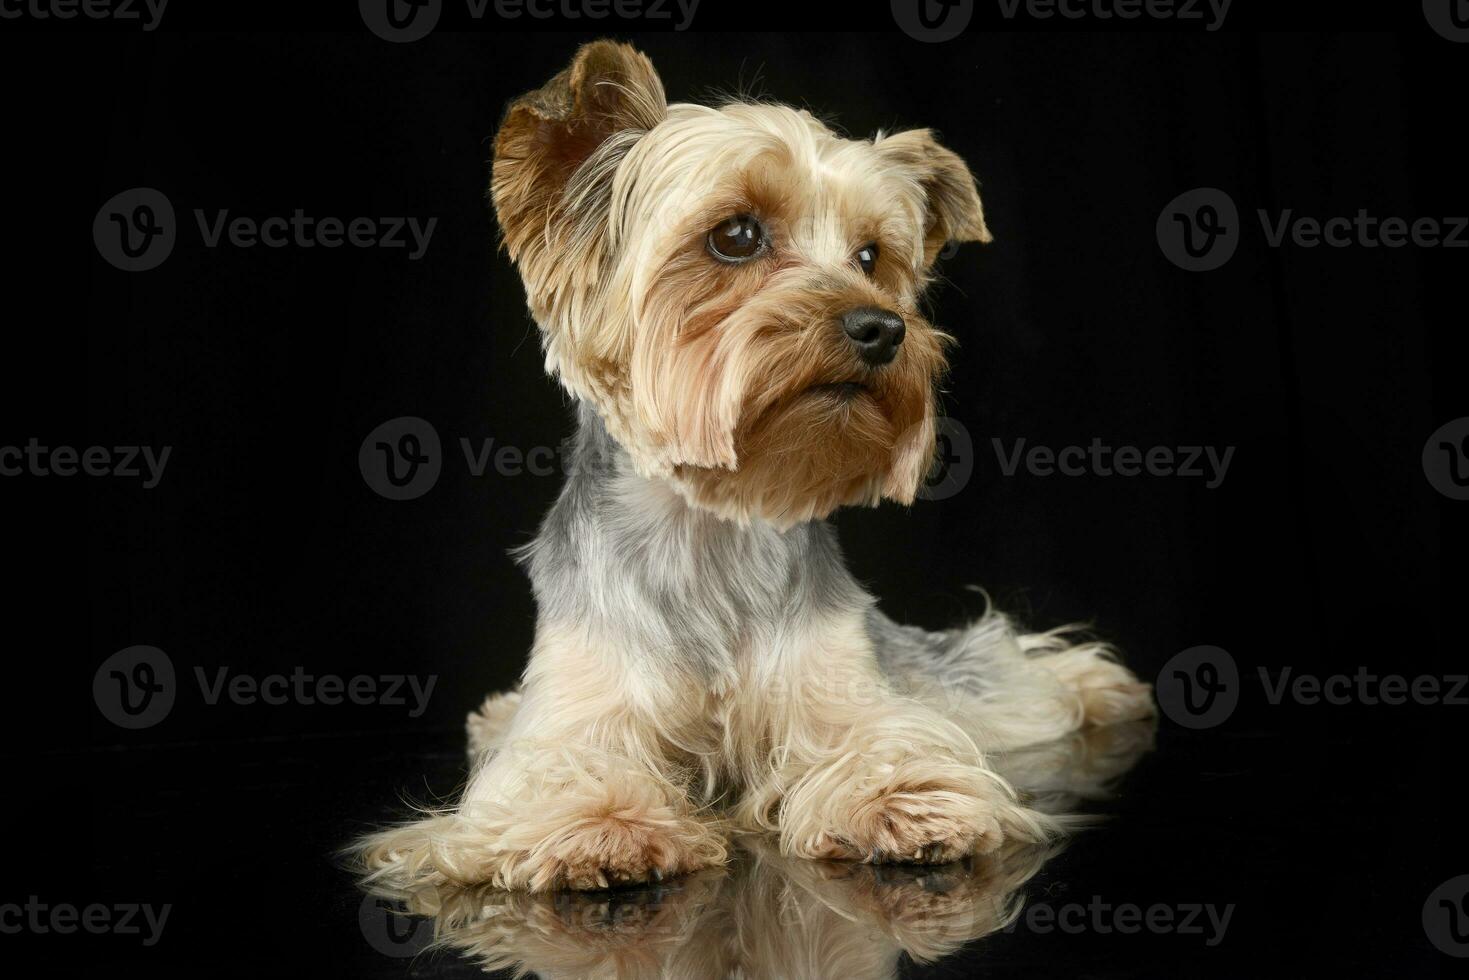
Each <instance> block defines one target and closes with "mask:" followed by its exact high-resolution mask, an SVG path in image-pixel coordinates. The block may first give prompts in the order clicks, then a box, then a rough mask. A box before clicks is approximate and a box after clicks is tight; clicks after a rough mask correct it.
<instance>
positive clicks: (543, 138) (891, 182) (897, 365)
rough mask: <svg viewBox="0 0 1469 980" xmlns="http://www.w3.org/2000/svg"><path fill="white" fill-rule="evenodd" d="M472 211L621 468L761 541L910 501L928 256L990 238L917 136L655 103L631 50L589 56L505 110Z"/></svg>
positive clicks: (952, 174)
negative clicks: (494, 237)
mask: <svg viewBox="0 0 1469 980" xmlns="http://www.w3.org/2000/svg"><path fill="white" fill-rule="evenodd" d="M491 197H492V198H493V200H494V205H495V210H496V212H497V214H498V216H499V219H500V224H501V226H502V228H503V230H504V241H505V244H506V247H507V248H508V250H509V252H510V256H511V258H512V259H513V260H514V261H515V262H516V264H517V266H518V267H519V269H520V273H521V276H522V277H523V278H524V280H525V285H526V291H527V293H528V296H529V301H530V308H531V312H532V314H533V315H534V317H535V319H536V322H537V323H538V324H539V325H540V327H541V331H542V336H543V341H544V346H545V350H546V366H547V369H548V370H549V371H551V372H552V373H553V374H554V375H556V376H557V377H559V378H560V380H561V382H562V383H563V384H564V385H565V386H566V388H567V389H568V390H569V391H571V393H572V394H573V395H574V396H576V397H577V398H581V399H585V400H587V401H588V402H590V403H591V404H592V405H593V406H595V408H596V409H597V411H598V413H599V414H600V415H601V417H602V419H603V420H604V422H605V423H606V425H607V428H608V430H609V432H611V434H612V435H613V436H614V437H615V438H616V439H617V440H618V442H619V443H621V444H622V446H623V447H624V448H625V449H626V450H627V451H628V453H629V455H630V456H631V458H632V460H633V462H634V465H635V466H636V467H637V468H638V470H639V471H640V472H642V473H644V474H646V475H649V476H656V477H663V478H667V479H669V480H671V481H672V482H673V483H674V485H675V486H677V487H678V488H679V490H680V491H681V492H682V493H683V494H684V496H685V497H687V498H688V499H689V500H690V501H691V502H692V503H694V504H696V505H698V506H701V507H705V508H708V509H710V510H713V511H716V512H717V513H720V514H721V515H724V516H727V517H733V518H736V519H741V520H745V519H749V518H751V517H757V518H761V519H765V520H769V521H772V522H774V523H776V524H778V525H789V524H793V523H795V522H798V521H802V520H806V519H809V518H812V517H820V516H824V515H826V514H827V513H829V512H831V511H832V510H834V509H835V508H837V507H839V506H842V505H844V504H858V503H861V504H871V503H876V502H877V501H878V500H879V499H881V498H884V497H886V498H890V499H894V500H898V501H901V502H904V503H907V502H910V501H911V500H912V499H913V496H914V494H915V493H916V491H917V488H918V485H919V482H920V481H921V480H922V478H923V477H924V475H925V473H926V472H927V470H928V467H929V464H930V463H931V460H932V451H933V446H934V388H935V385H936V383H937V381H938V379H939V377H940V375H941V373H942V371H943V369H944V357H943V346H944V343H945V341H946V339H947V338H946V337H945V336H944V335H943V334H942V333H940V332H939V331H938V330H936V329H935V328H934V327H933V326H932V325H930V324H929V323H928V322H927V321H925V320H924V319H923V317H922V316H920V315H919V313H918V311H917V309H916V304H917V300H918V296H919V294H920V292H921V291H922V289H923V287H924V285H925V284H926V283H927V280H928V276H929V271H930V269H931V267H932V264H933V261H934V259H935V257H936V255H937V254H938V251H939V250H940V249H941V248H942V247H943V246H944V244H945V243H946V242H948V241H987V240H989V233H988V231H987V229H986V228H985V223H984V213H983V210H982V208H981V206H980V201H979V194H978V192H977V190H976V188H975V182H974V178H973V176H972V175H971V174H970V172H969V170H968V168H967V167H966V166H965V165H964V162H963V161H962V160H960V159H959V157H957V156H956V155H955V154H954V153H952V152H950V151H949V150H946V149H944V148H943V147H942V146H940V145H939V144H938V143H937V142H935V140H934V139H933V137H932V136H931V135H930V134H929V133H928V132H927V131H926V130H916V131H911V132H904V133H898V134H895V135H891V136H883V135H881V134H879V136H878V137H877V138H876V139H874V140H871V141H867V140H848V139H843V138H841V137H840V136H838V135H836V134H835V133H833V132H832V131H831V130H830V129H828V128H827V127H826V126H824V125H823V124H822V123H821V122H820V121H818V120H817V119H815V118H814V117H813V116H811V115H810V114H809V113H807V112H804V111H801V110H796V109H792V108H788V107H785V106H779V105H767V104H750V103H742V102H735V103H730V104H727V105H722V106H719V107H717V108H714V107H706V106H698V105H686V104H676V105H669V104H668V103H667V101H666V100H665V98H664V94H663V85H662V83H661V81H660V80H659V78H658V74H657V73H656V72H655V71H654V69H653V66H652V64H651V63H650V62H649V61H648V59H647V58H646V57H644V56H643V55H642V54H640V53H639V52H637V51H635V50H633V49H632V48H630V47H628V46H626V45H622V44H616V43H613V42H609V41H599V42H596V43H593V44H589V45H586V46H585V47H583V48H582V49H581V50H579V51H578V52H577V54H576V56H575V58H573V60H572V62H571V64H570V66H568V67H567V68H566V69H565V70H564V71H562V72H561V73H560V74H559V75H557V76H556V77H555V78H553V79H551V81H550V82H549V83H548V84H547V85H546V86H545V87H543V88H541V89H540V90H538V91H535V92H532V93H530V94H528V95H526V96H524V97H522V98H520V99H518V100H516V101H515V102H514V103H513V104H512V105H511V106H510V109H509V111H508V113H507V115H506V117H505V120H504V122H503V124H502V125H501V127H500V132H499V134H498V136H497V137H496V140H495V159H494V171H493V180H492V184H491Z"/></svg>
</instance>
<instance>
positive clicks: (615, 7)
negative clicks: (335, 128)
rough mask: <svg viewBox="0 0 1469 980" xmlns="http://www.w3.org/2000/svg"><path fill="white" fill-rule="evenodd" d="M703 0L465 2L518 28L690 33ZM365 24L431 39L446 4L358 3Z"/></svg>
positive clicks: (468, 9) (478, 14) (399, 38)
mask: <svg viewBox="0 0 1469 980" xmlns="http://www.w3.org/2000/svg"><path fill="white" fill-rule="evenodd" d="M700 2H701V0H464V9H465V13H466V14H467V15H468V16H469V18H470V19H472V20H475V21H482V20H485V19H487V18H490V17H493V18H496V19H498V20H503V21H508V22H510V24H512V25H514V24H517V23H520V24H522V25H523V24H524V22H525V21H526V20H534V21H546V20H563V21H569V22H571V23H572V24H573V25H575V24H577V23H582V22H586V21H591V22H592V23H590V24H587V25H586V26H588V27H595V26H596V24H597V22H600V21H606V20H636V21H643V22H644V23H651V24H665V23H666V24H671V26H672V27H673V29H674V30H675V31H686V30H688V29H689V26H690V25H691V24H693V22H694V15H695V14H696V13H698V10H699V3H700ZM357 9H358V12H359V13H361V15H362V23H363V24H365V25H367V29H368V30H370V31H372V33H374V34H376V35H377V36H378V37H380V38H382V39H383V40H384V41H391V42H393V43H394V44H406V43H408V42H410V41H417V40H419V39H420V38H424V37H427V36H428V35H429V33H430V32H432V31H433V29H434V28H435V27H436V26H437V25H438V23H439V18H440V17H441V16H442V15H443V13H444V0H357Z"/></svg>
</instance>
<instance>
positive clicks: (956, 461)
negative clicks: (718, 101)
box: [918, 415, 974, 500]
mask: <svg viewBox="0 0 1469 980" xmlns="http://www.w3.org/2000/svg"><path fill="white" fill-rule="evenodd" d="M936 429H937V436H936V438H937V443H938V445H937V450H936V451H935V453H934V459H933V468H932V469H931V470H929V471H928V476H927V477H926V478H925V479H924V481H923V482H922V483H921V484H919V486H918V496H919V497H921V498H923V499H924V500H947V499H948V498H950V497H952V496H954V495H955V494H957V493H958V492H959V491H960V490H963V489H964V488H965V487H966V486H968V485H969V479H970V477H971V476H973V475H974V440H973V439H971V438H970V437H969V430H968V429H966V428H965V427H964V423H962V422H960V421H959V420H958V419H956V418H952V417H950V416H947V415H946V416H944V417H943V418H941V419H939V420H938V425H937V426H936Z"/></svg>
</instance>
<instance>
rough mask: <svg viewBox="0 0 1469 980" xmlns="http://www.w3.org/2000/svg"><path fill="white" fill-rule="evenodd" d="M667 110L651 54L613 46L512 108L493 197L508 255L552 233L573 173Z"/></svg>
mask: <svg viewBox="0 0 1469 980" xmlns="http://www.w3.org/2000/svg"><path fill="white" fill-rule="evenodd" d="M667 111H668V103H667V101H666V99H665V97H664V94H663V83H662V82H661V81H660V80H659V78H658V73H657V72H656V71H654V70H653V63H652V62H650V61H649V60H648V59H647V57H646V56H644V55H643V54H642V53H640V52H638V51H636V50H635V49H633V48H631V47H629V46H628V45H626V44H619V43H617V42H614V41H593V42H592V43H591V44H586V45H583V46H582V47H581V48H580V49H579V50H578V51H577V52H576V56H575V57H573V58H572V59H571V64H570V65H568V66H567V67H566V68H565V70H563V71H562V72H561V73H560V74H558V75H557V76H556V77H555V78H553V79H551V80H550V81H549V82H547V83H546V84H545V86H543V87H542V88H540V89H538V90H536V91H534V92H530V93H528V94H526V95H523V96H521V97H520V98H518V99H516V100H515V101H514V102H512V103H511V104H510V107H509V109H508V110H507V111H506V113H505V120H504V122H502V123H501V124H500V131H499V133H498V135H496V137H495V161H494V167H493V175H492V178H491V182H490V196H491V198H492V199H493V201H494V204H495V213H496V214H497V215H498V217H499V219H500V226H501V227H502V228H503V229H504V230H505V241H506V245H507V246H508V247H509V249H510V253H511V257H512V258H517V257H518V253H519V251H520V250H521V246H522V245H523V244H524V243H525V242H526V240H527V239H528V238H529V237H531V236H535V235H541V234H543V233H544V232H545V231H546V230H547V222H549V221H550V220H551V219H552V217H553V215H554V213H555V211H556V208H557V205H558V204H559V203H560V202H561V199H562V193H563V191H564V190H565V189H566V186H567V183H568V181H569V180H570V179H571V176H572V175H573V174H574V173H576V171H577V169H578V168H579V167H581V165H582V164H584V163H586V162H587V160H588V159H590V158H591V156H592V154H594V153H595V152H596V151H597V150H598V149H599V148H601V147H602V146H603V145H604V144H606V143H607V142H608V141H609V140H610V139H612V138H613V137H614V136H618V135H619V134H627V133H633V134H641V133H643V132H646V131H647V130H649V129H652V128H653V127H654V126H656V125H657V124H658V123H659V122H660V121H661V120H662V119H663V117H664V115H665V114H666V113H667Z"/></svg>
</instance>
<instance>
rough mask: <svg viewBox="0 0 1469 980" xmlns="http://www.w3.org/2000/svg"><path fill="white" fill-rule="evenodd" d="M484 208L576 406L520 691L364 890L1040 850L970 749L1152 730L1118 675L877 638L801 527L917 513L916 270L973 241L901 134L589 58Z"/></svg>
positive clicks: (372, 862) (1131, 679)
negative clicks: (760, 856) (1128, 728)
mask: <svg viewBox="0 0 1469 980" xmlns="http://www.w3.org/2000/svg"><path fill="white" fill-rule="evenodd" d="M490 192H491V197H492V199H493V202H494V207H495V211H496V214H497V215H498V217H499V221H500V225H501V228H502V230H503V233H504V243H505V246H506V248H507V250H508V251H509V254H510V257H511V258H512V259H513V260H514V262H515V263H516V265H517V267H518V268H519V271H520V274H521V276H522V278H523V279H524V282H525V287H526V292H527V295H528V299H529V305H530V310H531V313H532V315H533V317H534V319H535V321H536V323H537V324H538V325H539V326H540V329H541V333H542V340H543V344H544V349H545V355H546V368H547V370H548V371H549V372H550V373H551V374H552V375H553V376H554V377H556V378H558V379H559V380H560V382H561V383H562V384H563V385H564V386H565V388H566V390H567V391H568V392H569V393H570V394H571V396H572V398H573V399H575V401H576V404H577V406H578V421H579V431H578V435H577V439H576V445H575V457H574V459H575V465H574V472H573V473H572V474H571V476H570V477H569V479H568V481H567V483H566V486H565V487H564V489H563V490H562V493H561V496H560V498H559V500H558V501H557V502H556V504H555V506H554V507H553V508H552V510H551V513H550V515H549V516H548V517H547V519H546V521H545V523H544V525H543V526H542V528H541V532H540V534H539V536H538V537H537V538H536V540H535V542H534V543H533V544H531V545H530V546H529V547H528V548H526V549H525V551H524V553H523V555H522V556H521V557H522V558H523V560H524V561H525V562H526V563H527V564H528V565H529V569H530V577H531V580H532V582H533V584H534V588H535V594H536V599H537V602H538V608H539V616H538V621H537V626H536V640H535V645H534V648H533V650H532V652H531V658H530V663H529V666H528V667H527V668H526V671H525V675H524V678H523V682H522V685H521V688H520V690H519V691H518V692H512V693H509V694H504V695H500V696H499V697H492V698H491V699H490V700H489V701H488V702H487V703H486V705H485V707H484V708H483V709H482V710H481V712H480V713H479V714H476V715H472V716H471V717H470V725H469V729H470V738H471V750H472V756H473V764H472V773H471V776H470V780H469V783H468V786H467V788H466V789H465V791H464V793H463V797H462V799H461V800H460V801H459V803H458V805H457V806H455V807H454V808H453V809H451V810H447V811H439V812H433V813H430V814H427V815H426V816H425V818H424V819H421V820H419V821H417V822H415V823H411V824H407V825H405V826H400V827H397V828H394V829H390V830H387V831H383V832H381V833H378V834H374V835H372V836H370V837H369V838H367V839H366V840H364V841H362V842H360V844H359V847H358V849H357V854H358V856H359V858H360V860H361V861H362V862H363V863H364V865H365V866H366V868H367V869H369V872H370V876H371V877H373V878H375V879H377V880H379V881H392V882H395V883H397V884H398V885H400V886H404V887H411V886H412V884H413V883H415V882H418V883H433V882H453V883H458V884H466V885H468V884H474V883H489V884H493V885H495V886H498V887H502V888H507V889H518V890H529V891H544V890H550V889H557V888H571V889H598V888H606V887H609V886H612V885H617V884H624V883H631V882H640V881H646V880H649V879H660V878H662V877H663V876H666V875H673V874H679V873H683V872H690V871H695V870H697V869H700V868H706V867H710V866H714V865H719V864H722V863H723V862H724V861H725V860H726V854H727V833H728V832H729V831H731V830H734V831H754V832H764V833H769V834H771V835H774V836H775V839H776V841H777V843H778V846H779V849H780V851H781V852H782V853H783V854H784V855H786V856H788V857H802V858H822V859H839V860H852V861H862V862H869V863H878V862H920V863H941V862H946V861H951V860H955V859H957V858H960V857H962V856H964V855H967V854H971V853H985V852H990V851H993V850H994V849H996V848H998V847H999V846H1000V844H1001V843H1002V842H1003V841H1004V840H1005V839H1006V838H1007V837H1009V838H1014V839H1018V840H1027V841H1036V840H1043V839H1046V838H1048V837H1050V836H1052V835H1054V834H1055V833H1056V832H1057V830H1058V825H1057V822H1056V821H1054V820H1052V819H1051V818H1048V817H1046V816H1044V815H1043V814H1041V813H1040V812H1039V811H1036V810H1033V809H1030V808H1027V807H1026V806H1023V805H1022V804H1021V803H1020V802H1019V800H1018V798H1017V795H1016V793H1015V792H1014V790H1013V789H1012V788H1011V787H1010V785H1009V784H1008V783H1007V782H1006V781H1005V780H1004V779H1003V778H1002V777H1001V776H999V775H998V774H997V773H996V772H995V771H994V770H993V769H992V768H991V767H990V766H989V765H988V764H987V763H986V759H985V753H986V752H991V751H995V750H1002V749H1013V748H1017V747H1020V746H1024V745H1031V744H1037V743H1041V742H1046V741H1049V740H1052V739H1056V738H1059V737H1061V736H1063V735H1066V734H1067V733H1069V732H1072V731H1074V730H1076V729H1078V728H1080V727H1082V726H1084V725H1102V724H1110V723H1113V722H1119V721H1125V720H1131V719H1136V718H1141V717H1145V716H1148V715H1150V714H1151V713H1152V698H1151V693H1150V689H1149V687H1148V686H1147V685H1145V684H1141V683H1139V682H1138V680H1137V678H1136V677H1135V676H1133V674H1132V673H1130V672H1129V671H1128V670H1126V669H1125V668H1124V667H1122V666H1121V665H1120V664H1119V663H1117V662H1116V660H1115V659H1114V658H1113V656H1112V655H1111V653H1110V651H1109V650H1108V649H1107V648H1106V647H1104V646H1102V645H1100V644H1096V643H1087V642H1076V643H1074V642H1073V641H1072V638H1071V637H1070V635H1069V634H1068V633H1066V632H1065V631H1060V630H1057V631H1052V632H1049V633H1042V634H1032V635H1024V634H1021V633H1019V632H1018V631H1017V630H1015V629H1014V628H1013V627H1012V626H1011V624H1010V623H1009V621H1008V620H1007V619H1006V618H1004V617H1003V616H1001V615H999V614H997V613H994V612H990V613H987V614H986V615H985V616H984V617H983V618H982V619H980V620H979V621H978V622H976V623H973V624H971V625H970V626H968V627H965V628H961V629H955V630H949V631H946V632H940V633H930V632H926V631H924V630H921V629H917V628H914V627H908V626H900V625H897V624H895V623H893V622H892V621H891V620H889V619H888V618H887V617H886V616H884V615H883V614H882V613H881V612H879V611H878V609H877V607H876V605H875V602H874V600H873V597H872V596H871V595H869V594H868V593H867V592H866V591H864V590H863V588H862V587H861V586H860V585H859V584H858V583H857V581H856V580H855V579H854V578H853V577H852V575H851V574H850V572H848V570H847V569H846V568H845V566H844V565H843V562H842V556H841V552H840V550H839V548H838V546H837V542H836V539H835V536H834V533H833V531H832V529H831V527H830V526H829V525H828V524H827V523H825V522H824V521H823V520H822V519H823V518H824V517H826V516H827V515H828V514H830V513H831V512H832V511H833V510H835V509H836V508H838V507H841V506H844V505H854V504H863V505H872V504H876V503H877V502H878V501H880V500H882V499H891V500H896V501H899V502H901V503H905V504H906V503H910V502H912V500H913V498H914V495H915V493H916V491H917V488H918V486H919V483H920V481H921V480H922V479H923V477H924V476H925V475H926V472H927V471H928V469H929V467H930V465H931V463H932V458H933V451H934V444H935V422H934V419H935V387H936V384H937V382H938V379H939V378H940V376H941V374H942V372H943V370H944V367H945V360H944V346H945V343H946V342H947V340H948V338H947V337H946V336H945V335H944V334H942V333H941V332H940V331H939V330H937V329H935V328H934V327H933V326H932V325H931V324H929V323H928V322H927V321H925V320H924V318H923V317H922V316H921V315H920V314H919V313H918V310H917V303H918V299H919V295H920V293H921V292H922V290H923V289H924V287H925V285H926V284H927V282H928V280H929V277H930V272H931V269H932V266H933V263H934V260H935V258H936V257H937V255H938V253H939V250H940V249H941V248H943V247H944V245H945V244H946V243H948V242H951V241H957V242H971V241H978V242H987V241H989V240H990V233H989V230H988V229H987V228H986V226H985V220H984V211H983V209H982V207H981V204H980V199H979V194H978V191H977V188H976V184H975V180H974V177H973V176H972V175H971V174H970V172H969V169H968V168H967V167H966V166H965V164H964V162H963V161H962V160H960V159H959V157H958V156H957V155H955V154H954V153H953V152H951V151H949V150H947V149H945V148H944V147H942V146H940V145H939V143H938V142H937V141H935V139H934V137H933V136H932V135H931V134H930V133H929V132H928V131H926V130H914V131H911V132H902V133H896V134H893V135H882V134H879V135H878V136H877V138H875V139H873V140H871V141H866V140H849V139H844V138H842V137H840V136H838V135H836V134H835V133H833V132H832V131H831V130H830V129H828V128H827V127H826V126H825V125H823V124H822V123H821V122H820V121H818V120H817V119H816V118H814V117H813V116H811V115H810V114H809V113H807V112H804V111H799V110H796V109H792V108H787V107H785V106H780V105H769V104H754V103H748V102H731V103H729V104H725V105H722V106H718V107H706V106H700V105H688V104H674V105H669V104H668V103H667V101H666V100H665V97H664V92H663V85H662V83H661V81H660V80H659V78H658V75H657V73H656V72H655V71H654V69H653V66H652V64H651V63H650V62H649V61H648V59H647V58H646V57H644V56H643V55H642V54H640V53H639V52H637V51H635V50H633V49H632V48H630V47H628V46H626V45H622V44H617V43H613V42H608V41H599V42H596V43H593V44H589V45H587V46H585V47H583V48H581V49H580V50H579V51H578V52H577V53H576V56H575V58H574V59H573V60H572V62H571V64H570V66H569V67H567V68H566V69H565V70H564V71H562V72H561V73H560V74H558V75H557V76H556V77H555V78H553V79H551V81H550V82H549V83H548V84H547V85H546V86H545V87H544V88H542V89H540V90H539V91H536V92H532V93H530V94H528V95H526V96H524V97H522V98H520V99H518V100H517V101H515V102H514V103H512V104H511V106H510V108H509V110H508V112H507V114H506V116H505V119H504V122H503V123H502V125H501V127H500V131H499V134H498V136H497V137H496V140H495V153H494V165H493V178H492V183H491V188H490Z"/></svg>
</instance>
